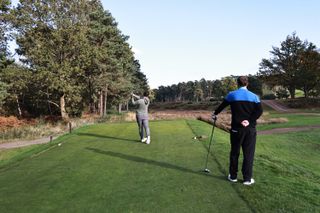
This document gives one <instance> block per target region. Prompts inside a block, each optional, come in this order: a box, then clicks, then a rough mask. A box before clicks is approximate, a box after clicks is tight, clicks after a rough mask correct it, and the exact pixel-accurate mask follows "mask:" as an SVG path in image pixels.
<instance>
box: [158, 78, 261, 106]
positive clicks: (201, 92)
mask: <svg viewBox="0 0 320 213" xmlns="http://www.w3.org/2000/svg"><path fill="white" fill-rule="evenodd" d="M237 77H238V76H228V77H224V78H222V79H221V80H206V79H204V78H202V79H201V80H200V81H188V82H182V83H178V84H173V85H170V86H160V87H158V88H157V89H155V90H154V93H155V101H156V102H185V101H187V102H200V101H211V100H220V99H222V98H223V97H224V96H226V95H227V94H228V92H230V91H232V90H235V89H236V88H237ZM248 78H249V89H250V90H251V91H253V92H255V93H256V94H259V95H261V94H262V83H261V81H260V80H259V79H258V78H257V77H256V76H251V75H250V76H248Z"/></svg>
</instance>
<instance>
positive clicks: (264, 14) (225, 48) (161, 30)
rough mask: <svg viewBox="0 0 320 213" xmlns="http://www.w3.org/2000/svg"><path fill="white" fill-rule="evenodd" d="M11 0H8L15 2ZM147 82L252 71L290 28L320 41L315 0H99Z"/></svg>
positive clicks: (319, 16)
mask: <svg viewBox="0 0 320 213" xmlns="http://www.w3.org/2000/svg"><path fill="white" fill-rule="evenodd" d="M16 1H17V0H14V1H13V2H16ZM102 3H103V6H104V9H105V10H109V11H110V12H111V13H112V15H113V17H114V18H115V19H116V21H117V22H118V27H119V29H120V30H121V31H122V33H123V34H125V35H128V36H130V38H129V40H128V42H129V44H130V45H131V46H132V49H133V51H134V52H135V57H136V59H138V60H139V61H140V64H141V71H142V72H144V73H145V74H146V76H147V78H148V82H149V85H150V87H151V88H157V87H158V86H160V85H163V86H167V85H171V84H177V83H179V82H183V81H185V82H186V81H189V80H191V81H194V80H200V79H201V78H205V79H207V80H215V79H220V78H222V77H226V76H230V75H247V74H256V73H257V72H258V70H259V63H260V62H261V60H262V58H270V57H271V55H270V51H271V50H272V46H280V43H281V42H282V41H284V40H285V39H286V37H287V36H288V35H291V34H292V33H293V32H296V34H297V35H298V36H299V37H300V39H301V40H308V41H309V42H312V43H314V44H316V45H317V47H318V48H319V47H320V28H319V21H320V13H319V11H320V1H319V0H259V1H258V0H224V1H221V0H219V1H217V0H198V1H196V0H152V1H150V0H102Z"/></svg>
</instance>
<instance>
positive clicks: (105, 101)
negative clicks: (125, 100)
mask: <svg viewBox="0 0 320 213" xmlns="http://www.w3.org/2000/svg"><path fill="white" fill-rule="evenodd" d="M107 97H108V87H107V86H106V89H105V91H104V105H103V116H106V114H107Z"/></svg>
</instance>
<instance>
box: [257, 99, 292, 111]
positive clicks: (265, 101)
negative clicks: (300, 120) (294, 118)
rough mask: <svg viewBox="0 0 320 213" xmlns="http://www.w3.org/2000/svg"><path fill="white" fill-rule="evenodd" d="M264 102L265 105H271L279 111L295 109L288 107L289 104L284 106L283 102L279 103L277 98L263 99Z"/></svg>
mask: <svg viewBox="0 0 320 213" xmlns="http://www.w3.org/2000/svg"><path fill="white" fill-rule="evenodd" d="M262 103H264V104H265V105H267V106H269V107H271V108H272V109H274V110H275V111H277V112H292V111H293V110H292V109H290V108H288V107H287V106H284V105H282V104H279V103H278V102H276V101H275V100H262Z"/></svg>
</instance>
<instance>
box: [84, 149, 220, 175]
mask: <svg viewBox="0 0 320 213" xmlns="http://www.w3.org/2000/svg"><path fill="white" fill-rule="evenodd" d="M86 149H87V150H90V151H92V152H95V153H99V154H103V155H108V156H112V157H117V158H121V159H125V160H129V161H134V162H138V163H146V164H151V165H155V166H159V167H163V168H168V169H174V170H178V171H182V172H187V173H191V174H197V175H203V176H207V177H212V178H216V179H219V180H226V178H225V177H224V176H214V175H211V174H207V173H204V172H203V171H201V170H199V171H194V170H191V169H188V168H184V167H181V166H176V165H173V164H170V163H165V162H159V161H155V160H150V159H145V158H141V157H137V156H132V155H126V154H122V153H118V152H112V151H105V150H101V149H96V148H91V147H86Z"/></svg>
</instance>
